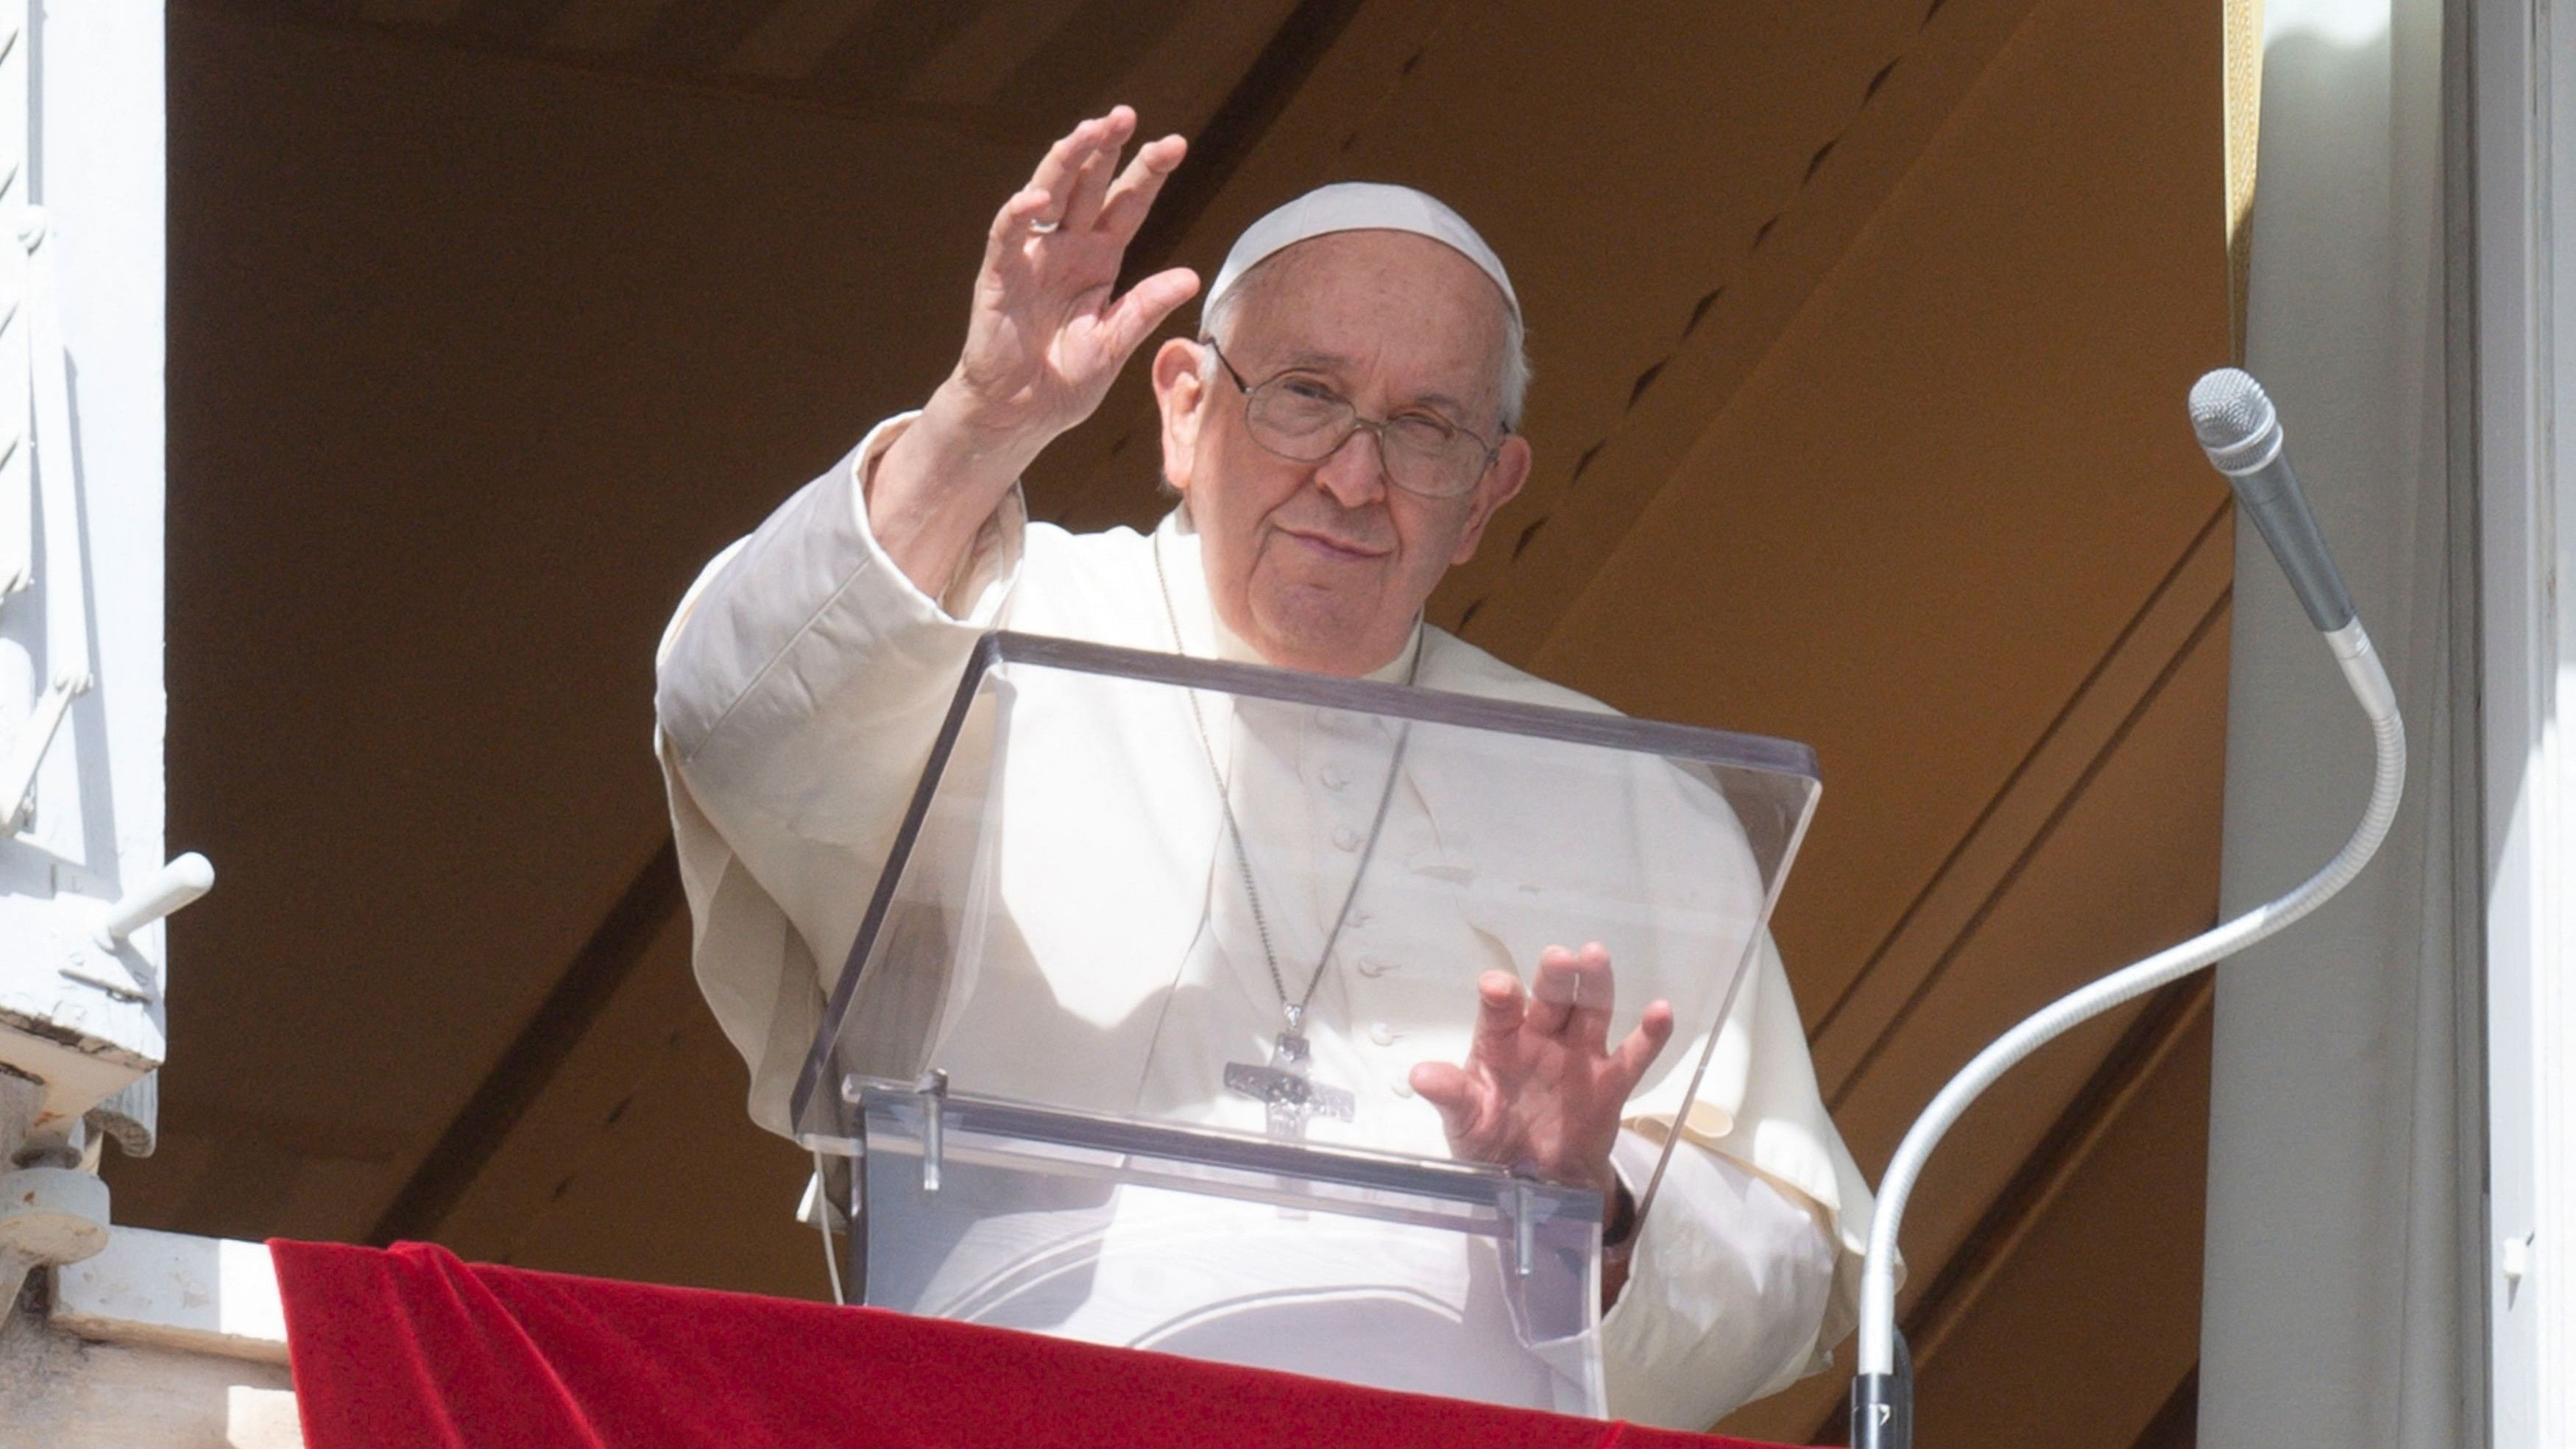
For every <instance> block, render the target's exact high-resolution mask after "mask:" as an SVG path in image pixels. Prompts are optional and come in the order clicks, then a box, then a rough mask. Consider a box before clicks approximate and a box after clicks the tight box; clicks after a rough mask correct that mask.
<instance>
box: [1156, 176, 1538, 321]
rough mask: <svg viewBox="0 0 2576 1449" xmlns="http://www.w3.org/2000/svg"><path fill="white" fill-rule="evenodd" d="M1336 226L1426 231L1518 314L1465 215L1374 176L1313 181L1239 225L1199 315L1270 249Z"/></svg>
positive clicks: (1494, 260)
mask: <svg viewBox="0 0 2576 1449" xmlns="http://www.w3.org/2000/svg"><path fill="white" fill-rule="evenodd" d="M1337 231H1409V232H1412V233H1413V234H1414V235H1416V236H1427V237H1429V238H1431V239H1432V240H1433V241H1436V242H1439V243H1441V244H1442V245H1444V246H1447V247H1448V248H1450V249H1451V250H1452V251H1455V252H1457V253H1458V254H1459V255H1460V256H1463V257H1465V258H1466V259H1467V260H1469V261H1471V262H1474V263H1475V264H1476V266H1477V267H1478V269H1480V270H1481V271H1483V272H1484V274H1485V275H1486V276H1488V277H1491V278H1493V279H1494V285H1495V286H1497V287H1500V288H1502V289H1503V300H1504V301H1505V302H1507V303H1509V304H1510V305H1511V309H1512V315H1513V316H1514V317H1516V318H1517V317H1518V316H1520V312H1521V299H1520V296H1519V294H1518V293H1515V292H1514V291H1513V290H1512V279H1511V278H1510V277H1509V276H1507V275H1505V274H1504V272H1503V259H1502V258H1500V257H1498V256H1495V255H1494V249H1493V248H1492V247H1489V246H1487V245H1485V239H1484V238H1483V237H1481V236H1478V235H1476V229H1475V228H1474V227H1472V226H1469V225H1468V224H1467V218H1465V217H1463V216H1460V215H1459V214H1458V213H1457V212H1455V211H1452V210H1450V209H1449V207H1448V206H1447V205H1445V204H1444V203H1442V202H1441V201H1440V200H1439V199H1438V198H1437V197H1434V196H1432V195H1430V194H1429V193H1427V192H1421V191H1416V190H1414V189H1413V188H1412V187H1410V186H1391V185H1388V184H1386V183H1384V182H1378V181H1337V182H1335V183H1333V184H1332V185H1330V186H1318V187H1316V188H1315V189H1314V190H1312V191H1309V192H1307V193H1306V194H1305V195H1303V196H1300V197H1298V198H1297V199H1296V200H1294V201H1291V202H1289V203H1288V204H1287V205H1285V206H1282V207H1280V208H1279V209H1278V210H1276V211H1273V212H1271V213H1270V214H1269V215H1268V216H1265V217H1263V218H1261V220H1259V221H1256V222H1254V223H1253V224H1252V225H1250V226H1248V227H1246V228H1244V232H1243V235H1242V236H1240V237H1238V238H1236V239H1235V243H1234V250H1232V251H1230V252H1227V253H1226V254H1225V265H1224V266H1222V267H1219V268H1217V273H1216V280H1215V281H1214V282H1213V283H1211V284H1209V286H1208V289H1207V297H1206V299H1205V300H1204V301H1203V302H1201V303H1200V306H1199V315H1200V316H1202V317H1204V316H1206V315H1207V312H1208V309H1210V308H1212V307H1214V306H1215V305H1216V302H1217V299H1218V298H1220V297H1222V296H1224V295H1225V294H1226V293H1227V292H1228V291H1230V290H1231V289H1232V288H1233V286H1234V284H1235V283H1237V282H1239V281H1241V280H1243V274H1244V273H1246V272H1249V271H1251V270H1252V269H1253V268H1254V267H1256V266H1259V265H1260V264H1261V263H1262V262H1263V261H1264V260H1266V259H1268V258H1269V256H1270V255H1271V254H1272V253H1273V252H1277V251H1280V250H1282V249H1283V248H1287V247H1292V246H1295V245H1296V244H1297V243H1299V242H1301V241H1306V240H1308V239H1310V238H1313V237H1319V236H1327V235H1330V234H1331V233H1333V232H1337Z"/></svg>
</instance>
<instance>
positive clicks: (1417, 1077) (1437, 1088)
mask: <svg viewBox="0 0 2576 1449" xmlns="http://www.w3.org/2000/svg"><path fill="white" fill-rule="evenodd" d="M1404 1080H1405V1083H1406V1085H1408V1086H1410V1087H1412V1088H1413V1090H1414V1093H1415V1095H1417V1096H1419V1097H1421V1098H1422V1100H1424V1101H1426V1102H1428V1103H1430V1104H1431V1105H1432V1107H1433V1109H1434V1110H1436V1111H1438V1112H1439V1113H1440V1128H1441V1130H1442V1131H1443V1132H1446V1133H1447V1134H1449V1136H1450V1137H1451V1138H1452V1139H1453V1140H1454V1139H1456V1138H1459V1137H1464V1136H1466V1135H1467V1133H1468V1130H1469V1129H1471V1128H1473V1127H1474V1126H1475V1125H1476V1118H1477V1116H1478V1112H1477V1105H1476V1096H1477V1091H1476V1079H1475V1078H1474V1077H1473V1076H1471V1075H1469V1074H1468V1072H1467V1070H1466V1069H1465V1068H1464V1067H1456V1066H1452V1065H1450V1064H1449V1063H1447V1062H1417V1063H1415V1064H1414V1067H1413V1070H1412V1071H1410V1072H1408V1073H1406V1074H1405V1078H1404Z"/></svg>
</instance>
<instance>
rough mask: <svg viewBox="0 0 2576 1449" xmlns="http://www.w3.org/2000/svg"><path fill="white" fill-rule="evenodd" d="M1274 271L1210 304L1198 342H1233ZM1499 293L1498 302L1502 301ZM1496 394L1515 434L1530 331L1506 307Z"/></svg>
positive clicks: (1208, 361)
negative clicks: (1243, 310)
mask: <svg viewBox="0 0 2576 1449" xmlns="http://www.w3.org/2000/svg"><path fill="white" fill-rule="evenodd" d="M1270 271H1271V268H1270V265H1269V263H1268V261H1266V260H1265V261H1264V262H1263V263H1262V264H1260V265H1258V266H1256V267H1254V268H1253V269H1252V270H1250V271H1248V272H1245V273H1244V274H1243V275H1242V277H1240V278H1238V279H1237V280H1236V282H1235V284H1234V285H1233V286H1231V287H1228V288H1226V289H1225V293H1224V295H1222V296H1220V297H1218V298H1217V299H1216V300H1215V301H1213V302H1210V303H1208V304H1207V306H1206V308H1205V309H1204V310H1203V311H1202V312H1201V313H1200V315H1199V340H1200V341H1202V342H1207V341H1213V342H1217V343H1219V344H1223V343H1226V342H1229V341H1232V340H1233V338H1232V333H1233V330H1234V329H1233V323H1234V314H1235V312H1236V311H1237V309H1239V308H1240V307H1241V306H1242V305H1243V299H1244V297H1245V295H1246V294H1248V293H1251V292H1254V291H1257V290H1259V289H1260V288H1261V287H1263V286H1265V285H1267V282H1268V275H1267V274H1269V273H1270ZM1499 295H1500V294H1499V292H1498V293H1497V298H1498V299H1499ZM1495 371H1496V373H1497V374H1498V376H1497V377H1496V378H1495V389H1494V390H1495V392H1496V394H1497V395H1498V396H1499V397H1500V398H1501V399H1502V423H1503V431H1504V432H1506V433H1516V432H1519V431H1520V427H1521V408H1522V406H1523V405H1524V404H1525V403H1527V402H1528V401H1529V386H1530V360H1529V331H1528V329H1527V328H1526V327H1524V326H1523V325H1522V323H1521V314H1520V310H1519V309H1518V308H1516V307H1512V306H1510V305H1509V304H1506V305H1505V306H1504V307H1503V355H1502V357H1501V359H1500V360H1499V362H1498V363H1497V364H1496V367H1495ZM1199 375H1200V376H1201V377H1202V378H1205V379H1207V380H1209V381H1210V382H1213V381H1214V380H1215V377H1216V354H1214V353H1213V352H1211V353H1209V354H1208V355H1207V356H1206V357H1204V358H1201V359H1200V361H1199Z"/></svg>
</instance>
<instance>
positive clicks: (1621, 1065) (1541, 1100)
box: [1410, 941, 1673, 1192]
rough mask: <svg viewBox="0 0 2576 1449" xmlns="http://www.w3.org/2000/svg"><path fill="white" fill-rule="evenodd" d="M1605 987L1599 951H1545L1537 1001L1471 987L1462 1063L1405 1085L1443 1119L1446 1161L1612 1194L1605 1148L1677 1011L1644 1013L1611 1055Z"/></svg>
mask: <svg viewBox="0 0 2576 1449" xmlns="http://www.w3.org/2000/svg"><path fill="white" fill-rule="evenodd" d="M1611 988H1612V982H1611V976H1610V953H1609V952H1608V951H1607V950H1605V949H1603V948H1602V946H1601V943H1599V942H1598V941H1595V942H1593V943H1592V944H1590V945H1587V946H1585V947H1584V948H1583V949H1582V950H1581V951H1579V952H1577V951H1568V950H1566V949H1565V948H1564V947H1562V946H1550V947H1548V948H1547V949H1546V950H1545V951H1542V952H1540V953H1539V958H1538V981H1537V983H1536V989H1535V990H1534V991H1532V992H1526V993H1525V992H1523V990H1522V989H1521V981H1520V978H1519V977H1517V976H1514V975H1512V974H1511V973H1510V972H1508V971H1488V972H1486V973H1485V974H1484V975H1483V976H1482V977H1481V978H1479V979H1478V980H1477V982H1476V994H1477V996H1478V998H1479V999H1480V1006H1479V1009H1478V1012H1477V1018H1476V1036H1475V1040H1474V1041H1473V1042H1472V1043H1471V1044H1470V1045H1469V1047H1468V1049H1467V1061H1466V1064H1465V1065H1464V1066H1452V1065H1450V1064H1449V1063H1447V1062H1424V1063H1421V1064H1420V1065H1418V1066H1416V1067H1415V1068H1414V1069H1413V1071H1412V1074H1411V1078H1410V1080H1411V1082H1412V1085H1413V1090H1415V1091H1416V1092H1419V1093H1421V1094H1422V1098H1423V1100H1424V1101H1427V1102H1429V1103H1430V1104H1431V1105H1432V1106H1434V1107H1436V1108H1438V1109H1439V1111H1440V1119H1441V1125H1442V1126H1443V1127H1445V1128H1446V1129H1447V1130H1448V1134H1449V1150H1450V1151H1452V1152H1454V1153H1456V1154H1457V1155H1458V1156H1460V1157H1463V1158H1467V1159H1470V1160H1472V1161H1477V1162H1491V1163H1495V1164H1497V1165H1500V1166H1503V1167H1520V1168H1525V1169H1527V1170H1529V1171H1532V1172H1535V1173H1537V1174H1538V1175H1539V1176H1541V1177H1544V1178H1547V1179H1549V1180H1551V1181H1555V1182H1567V1183H1575V1184H1580V1185H1583V1186H1587V1187H1594V1188H1598V1189H1600V1190H1601V1191H1603V1192H1609V1191H1611V1190H1612V1189H1613V1188H1614V1187H1615V1186H1616V1185H1617V1182H1618V1178H1617V1175H1616V1174H1615V1173H1613V1172H1612V1171H1611V1167H1610V1148H1611V1145H1612V1144H1613V1143H1614V1142H1616V1141H1617V1140H1618V1137H1619V1115H1620V1110H1621V1108H1622V1107H1624V1106H1625V1105H1626V1103H1627V1101H1628V1097H1629V1095H1630V1094H1631V1093H1633V1092H1635V1091H1636V1089H1637V1083H1638V1082H1639V1081H1640V1080H1642V1079H1643V1078H1644V1077H1645V1075H1646V1069H1647V1068H1648V1067H1650V1066H1652V1065H1654V1061H1655V1057H1656V1056H1657V1055H1658V1054H1659V1053H1661V1052H1662V1051H1663V1049H1664V1044H1665V1043H1666V1042H1668V1041H1670V1040H1672V1035H1673V1008H1672V1004H1671V1003H1670V1002H1665V1001H1657V1002H1654V1003H1652V1004H1650V1005H1648V1006H1647V1008H1646V1013H1645V1018H1644V1019H1643V1020H1642V1021H1640V1022H1639V1023H1638V1024H1637V1027H1636V1029H1635V1030H1634V1031H1631V1032H1630V1033H1628V1036H1627V1039H1626V1040H1624V1041H1622V1042H1620V1043H1619V1045H1618V1047H1617V1048H1616V1049H1615V1050H1614V1049H1613V1048H1612V1047H1611V1046H1610V1007H1611V1000H1612V996H1611Z"/></svg>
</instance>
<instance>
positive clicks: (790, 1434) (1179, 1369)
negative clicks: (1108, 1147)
mask: <svg viewBox="0 0 2576 1449" xmlns="http://www.w3.org/2000/svg"><path fill="white" fill-rule="evenodd" d="M269 1249H270V1252H271V1255H272V1256H273V1258H274V1259H275V1262H276V1264H277V1281H278V1286H279V1288H280V1290H281V1291H282V1292H283V1294H284V1297H285V1302H286V1322H287V1344H288V1349H289V1352H290V1354H291V1355H292V1357H293V1360H294V1366H295V1392H296V1398H297V1401H298V1403H299V1405H300V1407H301V1409H302V1412H303V1416H304V1434H305V1440H306V1443H307V1444H308V1445H310V1446H311V1449H409V1446H421V1449H429V1446H439V1449H449V1446H476V1449H481V1446H500V1445H507V1446H510V1449H594V1446H597V1449H607V1446H615V1449H629V1446H643V1445H650V1446H656V1449H666V1446H700V1445H703V1446H707V1449H716V1446H723V1449H790V1446H795V1449H826V1446H829V1449H845V1446H862V1445H864V1446H870V1449H875V1446H885V1449H1111V1446H1119V1449H1134V1446H1145V1449H1179V1446H1184V1445H1200V1444H1206V1445H1223V1446H1226V1449H1435V1446H1447V1445H1457V1446H1460V1449H1466V1446H1471V1445H1472V1446H1475V1449H1606V1446H1610V1445H1617V1446H1619V1449H1713V1446H1718V1445H1723V1444H1729V1443H1735V1444H1741V1442H1742V1441H1731V1440H1719V1439H1709V1438H1703V1437H1700V1436H1698V1435H1693V1434H1675V1433H1668V1432H1665V1431H1662V1430H1653V1429H1640V1428H1635V1427H1633V1426H1628V1425H1619V1424H1602V1423H1596V1422H1593V1421H1591V1420H1586V1419H1573V1418H1566V1417H1563V1416H1560V1415H1555V1414H1537V1413H1528V1412H1523V1411H1520V1410H1514V1409H1500V1408H1492V1407H1488V1406H1485V1405H1481V1404H1466V1403H1458V1402H1454V1401H1451V1400H1447V1399H1433V1398H1423V1397H1418V1396H1415V1395H1410V1394H1394V1393H1385V1392H1382V1391H1379V1390H1374V1389H1359V1388H1352V1387H1349V1386H1348V1385H1344V1384H1335V1383H1327V1382H1325V1381H1323V1380H1319V1379H1309V1378H1303V1377H1300V1376H1297V1375H1294V1374H1280V1373H1267V1372H1263V1371H1260V1370H1255V1369H1242V1368H1232V1367H1228V1366H1226V1365H1222V1364H1211V1363H1201V1362H1199V1361H1197V1360H1195V1359H1185V1358H1174V1357H1170V1356H1168V1355H1163V1354H1151V1353H1136V1352H1130V1351H1127V1350H1123V1349H1112V1348H1098V1347H1094V1346H1092V1345H1090V1344H1082V1343H1070V1342H1066V1341H1063V1340H1060V1339H1052V1338H1042V1337H1037V1336H1035V1335H1031V1334H1024V1333H1013V1332H1009V1331H1006V1330H1002V1329H992V1328H979V1327H976V1326H974V1325H971V1324H963V1323H947V1322H942V1321H939V1320H935V1319H923V1318H909V1317H905V1316H903V1315H901V1314H895V1313H887V1312H883V1311H880V1310H876V1309H867V1308H833V1307H830V1306H828V1305H824V1304H816V1303H798V1302H791V1301H787V1300H784V1299H775V1298H757V1297H752V1296H749V1295H747V1294H739V1293H714V1292H708V1291H706V1290H703V1289H693V1288H664V1287H656V1286H652V1285H649V1284H641V1283H618V1282H610V1281H606V1280H602V1279H595V1278H574V1277H567V1276H564V1275H562V1274H556V1273H532V1272H527V1271H525V1270H522V1269H516V1268H495V1267H484V1266H469V1265H467V1264H464V1263H461V1262H459V1261H457V1259H456V1257H455V1256H454V1255H453V1254H451V1253H449V1252H447V1251H446V1250H445V1249H443V1248H438V1247H434V1246H428V1245H424V1244H417V1243H407V1244H403V1245H401V1246H398V1247H396V1248H393V1249H392V1250H390V1251H385V1250H379V1249H374V1248H353V1247H346V1246H342V1245H338V1244H327V1243H291V1242H284V1241H280V1242H273V1243H271V1244H270V1245H269Z"/></svg>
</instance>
